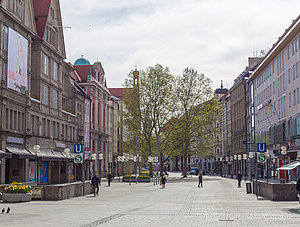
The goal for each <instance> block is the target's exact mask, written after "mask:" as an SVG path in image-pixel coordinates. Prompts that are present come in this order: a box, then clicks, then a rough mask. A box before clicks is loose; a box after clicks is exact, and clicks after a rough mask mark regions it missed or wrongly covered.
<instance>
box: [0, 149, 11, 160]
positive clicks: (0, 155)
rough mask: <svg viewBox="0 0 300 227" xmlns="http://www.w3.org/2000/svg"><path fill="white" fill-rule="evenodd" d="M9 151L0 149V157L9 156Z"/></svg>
mask: <svg viewBox="0 0 300 227" xmlns="http://www.w3.org/2000/svg"><path fill="white" fill-rule="evenodd" d="M11 156H12V155H11V153H6V152H4V151H1V150H0V158H11Z"/></svg>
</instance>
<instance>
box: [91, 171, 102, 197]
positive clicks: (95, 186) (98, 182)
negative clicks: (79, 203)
mask: <svg viewBox="0 0 300 227" xmlns="http://www.w3.org/2000/svg"><path fill="white" fill-rule="evenodd" d="M91 184H92V186H93V191H94V196H96V195H99V185H101V180H100V178H99V177H98V176H97V175H94V177H93V178H92V180H91Z"/></svg>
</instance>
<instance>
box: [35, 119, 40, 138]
mask: <svg viewBox="0 0 300 227" xmlns="http://www.w3.org/2000/svg"><path fill="white" fill-rule="evenodd" d="M39 120H40V119H39V117H35V121H34V133H35V135H39V134H40V130H39Z"/></svg>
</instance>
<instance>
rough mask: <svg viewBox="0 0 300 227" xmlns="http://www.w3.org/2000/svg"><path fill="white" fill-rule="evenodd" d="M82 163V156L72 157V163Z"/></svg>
mask: <svg viewBox="0 0 300 227" xmlns="http://www.w3.org/2000/svg"><path fill="white" fill-rule="evenodd" d="M82 162H83V154H76V155H75V157H74V163H82Z"/></svg>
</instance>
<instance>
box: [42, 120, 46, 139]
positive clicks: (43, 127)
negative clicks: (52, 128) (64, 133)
mask: <svg viewBox="0 0 300 227" xmlns="http://www.w3.org/2000/svg"><path fill="white" fill-rule="evenodd" d="M45 135H46V120H45V118H43V119H42V136H45Z"/></svg>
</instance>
